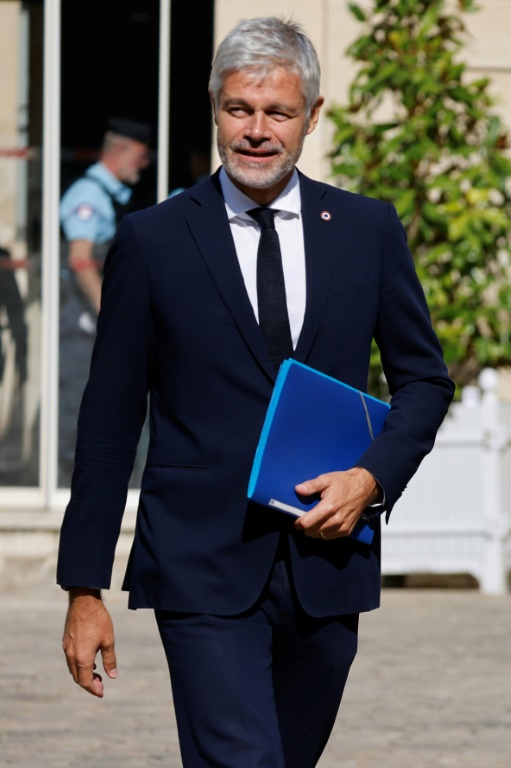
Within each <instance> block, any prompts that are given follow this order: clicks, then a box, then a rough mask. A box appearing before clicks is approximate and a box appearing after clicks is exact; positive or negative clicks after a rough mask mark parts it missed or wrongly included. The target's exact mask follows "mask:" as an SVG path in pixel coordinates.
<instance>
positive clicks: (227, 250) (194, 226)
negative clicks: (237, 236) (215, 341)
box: [187, 173, 275, 380]
mask: <svg viewBox="0 0 511 768" xmlns="http://www.w3.org/2000/svg"><path fill="white" fill-rule="evenodd" d="M193 200H194V202H195V203H196V207H195V209H194V210H192V211H191V212H190V213H189V214H188V215H187V221H188V225H189V227H190V230H191V233H192V236H193V238H194V239H195V242H196V243H197V246H198V247H199V249H200V252H201V254H202V257H203V259H204V261H205V263H206V266H207V268H208V270H209V273H210V275H211V277H212V279H213V281H214V283H215V285H216V287H217V290H218V292H219V293H220V295H221V296H222V299H223V301H224V303H225V305H226V307H227V309H228V310H229V312H230V313H231V316H232V318H233V320H234V322H235V323H236V325H237V327H238V329H239V331H240V333H241V334H242V336H243V338H244V339H245V341H246V343H247V344H248V346H249V347H250V349H251V351H252V353H253V355H254V356H255V357H256V358H257V360H258V361H259V364H260V365H261V367H262V368H263V369H264V370H265V372H266V373H267V374H268V376H269V377H270V378H271V379H272V380H273V379H275V371H274V369H273V364H272V362H271V360H270V357H269V355H268V351H267V349H266V345H265V343H264V339H263V336H262V334H261V330H260V328H259V325H258V323H257V320H256V318H255V315H254V310H253V309H252V305H251V303H250V299H249V298H248V294H247V291H246V288H245V283H244V280H243V275H242V273H241V269H240V265H239V261H238V257H237V255H236V249H235V247H234V240H233V238H232V234H231V228H230V226H229V221H228V219H227V215H226V212H225V204H224V201H223V198H222V194H221V189H220V184H219V182H218V173H216V174H215V175H214V176H213V177H211V179H209V180H208V181H207V182H205V183H204V184H201V185H200V186H199V187H198V188H197V190H196V191H195V192H194V195H193Z"/></svg>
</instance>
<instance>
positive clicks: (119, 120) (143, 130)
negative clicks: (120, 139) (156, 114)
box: [107, 117, 152, 144]
mask: <svg viewBox="0 0 511 768" xmlns="http://www.w3.org/2000/svg"><path fill="white" fill-rule="evenodd" d="M107 129H108V130H109V131H113V132H114V133H117V134H118V135H119V136H124V137H125V138H127V139H134V140H135V141H140V142H142V143H143V144H147V143H148V142H149V141H150V139H151V133H152V132H151V128H150V127H149V126H148V125H146V124H145V123H139V122H138V121H137V120H127V119H126V118H124V117H110V118H109V119H108V120H107Z"/></svg>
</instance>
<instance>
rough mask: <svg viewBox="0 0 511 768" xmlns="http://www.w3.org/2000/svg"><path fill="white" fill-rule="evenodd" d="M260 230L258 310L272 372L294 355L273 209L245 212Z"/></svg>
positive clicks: (256, 209) (255, 209) (257, 209)
mask: <svg viewBox="0 0 511 768" xmlns="http://www.w3.org/2000/svg"><path fill="white" fill-rule="evenodd" d="M247 213H248V215H249V216H251V217H252V218H253V219H254V220H255V221H256V222H257V223H258V224H259V227H260V229H261V236H260V238H259V247H258V249H257V308H258V313H259V326H260V328H261V331H262V334H263V337H264V340H265V342H266V346H267V348H268V352H269V354H270V357H271V359H272V362H273V365H274V366H275V370H277V371H278V369H279V367H280V364H281V363H282V361H283V360H284V359H285V358H287V357H290V355H291V354H292V353H293V342H292V339H291V329H290V327H289V317H288V314H287V304H286V286H285V283H284V272H283V269H282V256H281V253H280V242H279V236H278V234H277V230H276V229H275V221H274V216H275V214H276V213H277V211H276V210H275V209H273V208H254V209H253V210H251V211H247Z"/></svg>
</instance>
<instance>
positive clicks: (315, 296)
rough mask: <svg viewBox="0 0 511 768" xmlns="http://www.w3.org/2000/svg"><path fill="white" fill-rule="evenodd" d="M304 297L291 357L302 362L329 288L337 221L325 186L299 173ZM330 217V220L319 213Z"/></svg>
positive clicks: (314, 334) (312, 339) (336, 236)
mask: <svg viewBox="0 0 511 768" xmlns="http://www.w3.org/2000/svg"><path fill="white" fill-rule="evenodd" d="M300 194H301V200H302V222H303V236H304V244H305V269H306V281H307V298H306V306H305V317H304V321H303V326H302V331H301V333H300V337H299V339H298V344H297V347H296V350H295V353H294V355H293V357H295V358H296V359H297V360H300V361H302V362H305V360H306V358H307V355H308V354H309V352H310V349H311V346H312V344H313V342H314V339H315V337H316V334H317V332H318V328H319V324H320V321H321V317H322V314H323V310H324V307H325V302H326V299H327V296H328V290H329V286H330V275H331V271H332V265H333V259H334V255H335V253H336V251H337V249H338V245H339V235H340V222H339V221H336V217H335V215H334V214H333V213H332V212H331V211H329V210H328V198H329V195H328V187H326V186H325V185H323V184H319V183H317V182H314V181H311V180H310V179H308V178H307V177H305V176H303V175H302V174H300ZM325 212H326V214H330V218H329V217H328V215H327V216H325V218H323V217H322V214H325Z"/></svg>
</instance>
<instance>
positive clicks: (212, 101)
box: [208, 91, 218, 125]
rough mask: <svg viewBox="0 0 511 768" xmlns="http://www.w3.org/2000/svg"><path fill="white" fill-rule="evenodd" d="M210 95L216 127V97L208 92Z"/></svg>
mask: <svg viewBox="0 0 511 768" xmlns="http://www.w3.org/2000/svg"><path fill="white" fill-rule="evenodd" d="M208 93H209V100H210V101H211V109H212V110H213V120H214V121H215V125H218V123H217V120H216V105H215V97H214V96H213V93H212V92H211V91H208Z"/></svg>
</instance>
